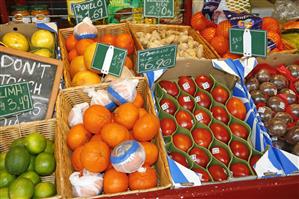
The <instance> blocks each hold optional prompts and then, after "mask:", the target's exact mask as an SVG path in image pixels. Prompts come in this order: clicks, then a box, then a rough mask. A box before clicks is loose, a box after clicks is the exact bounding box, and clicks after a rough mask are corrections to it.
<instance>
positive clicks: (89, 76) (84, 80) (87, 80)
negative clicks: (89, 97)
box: [72, 70, 101, 86]
mask: <svg viewBox="0 0 299 199" xmlns="http://www.w3.org/2000/svg"><path fill="white" fill-rule="evenodd" d="M100 82H101V78H100V76H99V75H98V74H96V73H94V72H91V71H88V70H87V71H80V72H78V73H76V75H75V76H74V77H73V79H72V85H73V86H85V85H92V84H98V83H100Z"/></svg>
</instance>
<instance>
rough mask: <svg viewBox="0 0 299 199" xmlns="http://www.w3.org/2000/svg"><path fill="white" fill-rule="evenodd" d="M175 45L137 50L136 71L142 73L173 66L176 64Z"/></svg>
mask: <svg viewBox="0 0 299 199" xmlns="http://www.w3.org/2000/svg"><path fill="white" fill-rule="evenodd" d="M176 52H177V45H169V46H163V47H160V48H151V49H146V50H139V51H138V57H137V59H138V60H137V72H138V73H144V72H147V71H154V70H159V69H166V68H171V67H174V66H175V64H176Z"/></svg>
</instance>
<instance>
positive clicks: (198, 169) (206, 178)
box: [192, 168, 211, 182]
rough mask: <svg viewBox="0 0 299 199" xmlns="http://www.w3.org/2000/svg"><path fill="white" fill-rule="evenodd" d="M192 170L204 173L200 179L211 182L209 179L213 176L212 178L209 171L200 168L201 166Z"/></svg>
mask: <svg viewBox="0 0 299 199" xmlns="http://www.w3.org/2000/svg"><path fill="white" fill-rule="evenodd" d="M192 170H193V171H195V172H196V173H199V174H201V175H202V176H201V180H200V181H201V182H209V181H211V178H210V176H209V174H208V172H206V171H205V170H203V169H200V168H193V169H192Z"/></svg>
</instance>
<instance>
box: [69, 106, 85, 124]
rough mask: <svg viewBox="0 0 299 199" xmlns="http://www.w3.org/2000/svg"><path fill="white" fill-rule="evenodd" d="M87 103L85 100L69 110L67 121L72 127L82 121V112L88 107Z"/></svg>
mask: <svg viewBox="0 0 299 199" xmlns="http://www.w3.org/2000/svg"><path fill="white" fill-rule="evenodd" d="M88 107H89V104H88V103H87V102H84V103H81V104H76V105H75V106H74V107H73V108H72V110H71V112H70V113H69V117H68V123H69V126H70V127H73V126H75V125H77V124H82V123H83V114H84V112H85V110H86V109H88Z"/></svg>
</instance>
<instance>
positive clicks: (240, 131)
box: [229, 123, 249, 140]
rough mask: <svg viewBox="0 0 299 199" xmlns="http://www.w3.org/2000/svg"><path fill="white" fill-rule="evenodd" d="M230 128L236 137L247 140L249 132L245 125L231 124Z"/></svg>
mask: <svg viewBox="0 0 299 199" xmlns="http://www.w3.org/2000/svg"><path fill="white" fill-rule="evenodd" d="M229 128H230V130H231V131H232V133H233V134H234V135H235V136H238V137H240V138H243V139H245V140H246V139H247V137H248V134H249V132H248V131H247V129H246V128H245V127H244V126H243V125H241V124H238V123H231V124H230V125H229Z"/></svg>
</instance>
